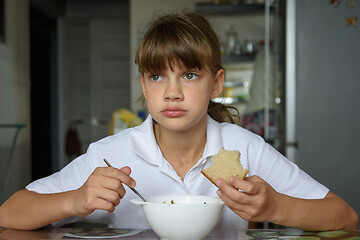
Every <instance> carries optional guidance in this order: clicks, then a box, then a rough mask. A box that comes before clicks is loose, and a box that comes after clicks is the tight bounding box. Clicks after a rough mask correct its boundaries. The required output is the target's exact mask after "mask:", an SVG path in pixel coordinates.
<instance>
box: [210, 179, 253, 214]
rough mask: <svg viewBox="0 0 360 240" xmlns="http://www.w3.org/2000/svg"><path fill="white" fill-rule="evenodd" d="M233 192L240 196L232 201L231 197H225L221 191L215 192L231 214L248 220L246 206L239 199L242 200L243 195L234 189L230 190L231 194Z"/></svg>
mask: <svg viewBox="0 0 360 240" xmlns="http://www.w3.org/2000/svg"><path fill="white" fill-rule="evenodd" d="M224 183H225V182H224ZM225 184H226V183H225ZM233 191H236V193H237V194H240V195H239V196H237V197H236V200H234V198H233V197H231V196H229V195H227V194H226V193H224V192H222V190H221V189H219V190H218V191H217V194H218V196H219V197H220V198H221V200H222V201H223V202H224V204H225V205H226V206H227V207H228V208H230V209H231V210H232V211H233V212H235V213H236V214H238V215H239V216H240V217H242V218H243V219H247V218H248V214H247V208H248V205H247V204H243V203H242V202H241V201H240V198H242V196H241V195H245V193H241V192H239V191H237V190H236V189H234V188H232V191H231V192H233Z"/></svg>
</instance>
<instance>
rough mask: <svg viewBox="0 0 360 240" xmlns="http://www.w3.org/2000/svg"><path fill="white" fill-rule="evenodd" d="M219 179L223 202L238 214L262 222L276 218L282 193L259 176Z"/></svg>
mask: <svg viewBox="0 0 360 240" xmlns="http://www.w3.org/2000/svg"><path fill="white" fill-rule="evenodd" d="M229 182H230V184H227V183H226V182H225V181H224V180H222V179H219V180H217V182H216V184H217V186H218V187H219V190H218V191H217V193H218V195H219V197H220V198H221V199H222V200H223V202H224V203H225V204H226V205H227V206H228V207H229V208H230V209H231V210H232V211H233V212H235V213H236V214H237V215H239V216H240V217H241V218H243V219H244V220H247V221H253V222H262V221H270V222H274V221H275V220H276V216H277V212H278V209H280V208H279V207H280V206H281V200H282V199H281V195H282V194H279V193H278V192H276V191H275V190H274V189H273V188H272V187H271V186H270V185H269V184H268V183H267V182H265V181H264V180H263V179H262V178H260V177H259V176H251V177H247V178H245V180H241V179H240V178H237V177H231V178H230V179H229Z"/></svg>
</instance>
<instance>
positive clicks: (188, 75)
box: [184, 72, 198, 80]
mask: <svg viewBox="0 0 360 240" xmlns="http://www.w3.org/2000/svg"><path fill="white" fill-rule="evenodd" d="M184 78H185V79H188V80H193V79H196V78H198V75H196V74H195V73H190V72H189V73H185V75H184Z"/></svg>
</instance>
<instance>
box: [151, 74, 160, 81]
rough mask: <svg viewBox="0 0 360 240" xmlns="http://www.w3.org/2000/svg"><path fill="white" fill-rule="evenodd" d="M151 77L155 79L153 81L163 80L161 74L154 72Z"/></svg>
mask: <svg viewBox="0 0 360 240" xmlns="http://www.w3.org/2000/svg"><path fill="white" fill-rule="evenodd" d="M150 79H151V80H153V81H155V82H157V81H160V80H162V79H163V77H162V76H160V75H157V74H154V75H151V76H150Z"/></svg>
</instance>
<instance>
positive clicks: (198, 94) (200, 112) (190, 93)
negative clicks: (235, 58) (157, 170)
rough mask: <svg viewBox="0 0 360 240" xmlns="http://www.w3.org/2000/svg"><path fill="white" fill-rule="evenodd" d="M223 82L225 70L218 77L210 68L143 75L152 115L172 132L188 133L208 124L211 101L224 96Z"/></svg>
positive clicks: (181, 68)
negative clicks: (208, 109) (207, 115)
mask: <svg viewBox="0 0 360 240" xmlns="http://www.w3.org/2000/svg"><path fill="white" fill-rule="evenodd" d="M223 82H224V70H223V69H219V70H218V71H217V73H216V74H215V76H214V75H213V74H212V73H211V71H210V69H209V67H206V68H202V69H201V70H199V69H196V68H195V69H187V68H185V67H184V66H183V65H182V64H174V65H173V67H172V69H170V68H169V67H168V68H167V69H166V70H165V71H163V72H146V73H144V75H143V76H141V85H142V90H143V94H144V97H145V99H146V101H147V107H148V110H149V112H150V114H151V116H152V117H153V118H154V119H155V120H156V122H158V123H159V124H160V126H161V127H164V128H166V129H168V130H171V131H186V130H191V128H192V127H196V126H197V125H198V124H199V123H200V124H206V121H205V120H206V114H207V108H208V104H209V100H210V99H211V98H215V97H218V96H220V94H221V92H222V89H223ZM202 120H203V121H202Z"/></svg>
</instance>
